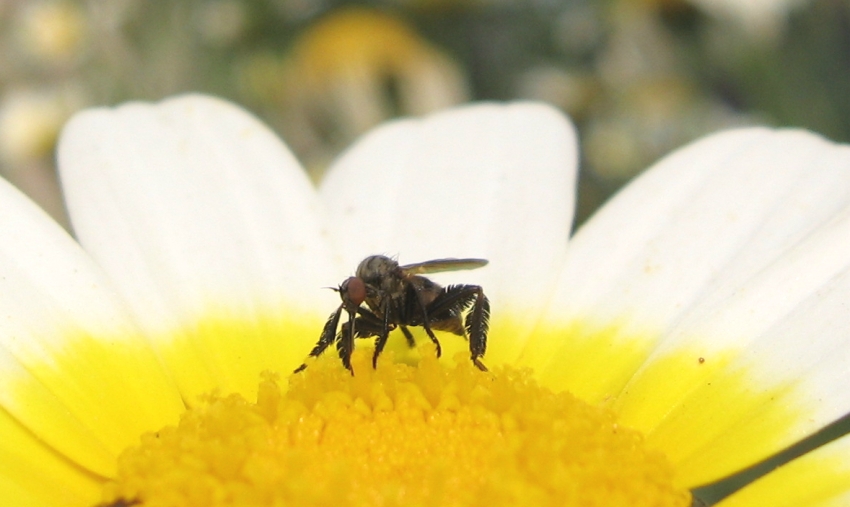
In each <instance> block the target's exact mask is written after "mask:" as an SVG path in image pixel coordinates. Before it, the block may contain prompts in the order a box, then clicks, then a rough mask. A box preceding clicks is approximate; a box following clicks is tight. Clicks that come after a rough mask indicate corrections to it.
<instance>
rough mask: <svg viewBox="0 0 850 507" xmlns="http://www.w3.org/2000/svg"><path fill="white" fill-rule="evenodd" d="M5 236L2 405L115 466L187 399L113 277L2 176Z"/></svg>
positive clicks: (79, 453) (91, 466) (86, 461)
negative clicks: (133, 318) (144, 335)
mask: <svg viewBox="0 0 850 507" xmlns="http://www.w3.org/2000/svg"><path fill="white" fill-rule="evenodd" d="M0 239H2V241H0V405H2V407H3V410H5V411H6V412H7V413H8V414H10V415H11V416H12V417H13V418H15V419H16V420H17V421H18V423H20V424H21V425H22V426H23V427H24V428H26V429H27V431H28V432H29V433H30V435H31V436H35V437H36V438H37V439H38V440H40V441H41V442H43V443H46V444H47V445H48V446H50V447H52V448H53V449H54V450H56V451H57V452H58V453H60V454H62V455H64V456H66V457H67V458H69V459H70V460H71V461H70V462H69V463H77V464H78V465H79V466H81V467H83V468H86V469H88V470H90V471H93V472H95V473H106V472H108V471H111V470H112V468H113V467H114V459H115V456H117V453H118V452H119V451H120V450H121V449H122V448H124V447H125V446H127V445H129V444H130V443H131V442H132V441H133V440H134V439H135V438H137V436H138V435H139V434H140V433H141V432H143V431H147V430H150V429H152V428H155V427H157V426H161V425H163V424H167V423H173V422H175V421H176V416H177V414H178V413H179V411H180V410H182V408H183V404H182V401H181V400H180V397H179V395H178V393H177V391H176V389H175V388H174V386H173V385H172V384H171V383H170V382H169V380H168V379H167V377H166V376H165V374H164V372H163V370H162V369H161V366H160V364H159V362H158V361H157V359H156V357H155V356H154V354H153V351H152V350H151V349H150V348H149V346H148V344H147V343H146V342H145V341H144V339H143V338H142V336H141V334H140V332H139V331H138V329H137V328H136V327H135V326H134V325H133V323H132V321H131V319H130V317H129V313H128V311H127V309H126V308H125V307H124V306H122V304H121V300H120V297H119V296H118V294H117V293H116V292H115V291H114V289H113V288H112V287H111V285H110V283H109V280H107V279H106V277H105V276H104V275H103V274H102V272H101V271H100V270H99V269H98V268H97V266H95V265H94V263H93V262H92V261H91V259H90V258H89V257H88V256H86V255H85V253H84V252H83V251H82V250H81V249H80V248H79V246H78V245H77V244H76V243H74V242H73V240H72V239H71V238H70V237H68V235H67V234H66V233H65V231H63V230H62V229H61V228H60V227H59V226H57V225H56V224H55V223H53V222H52V221H51V220H50V219H49V218H48V217H47V215H45V214H44V213H43V212H42V211H41V210H40V209H38V208H37V207H36V206H35V205H34V204H32V203H31V202H29V201H28V200H27V199H26V198H25V197H23V196H22V195H20V193H19V192H18V191H16V190H15V189H13V188H12V187H11V186H10V185H8V184H7V183H6V182H5V181H2V180H0ZM118 393H120V396H119V395H118ZM113 395H114V396H113ZM9 438H11V437H9V436H5V437H3V438H0V440H4V441H8V439H9Z"/></svg>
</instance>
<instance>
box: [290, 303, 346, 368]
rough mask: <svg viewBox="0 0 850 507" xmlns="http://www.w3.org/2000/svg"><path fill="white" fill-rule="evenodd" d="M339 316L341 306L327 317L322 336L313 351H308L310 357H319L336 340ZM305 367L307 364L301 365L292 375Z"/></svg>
mask: <svg viewBox="0 0 850 507" xmlns="http://www.w3.org/2000/svg"><path fill="white" fill-rule="evenodd" d="M340 314H342V305H340V306H339V308H337V309H336V311H335V312H333V313H332V314H331V316H330V317H328V321H327V322H325V327H324V328H322V334H321V335H320V336H319V341H318V342H317V343H316V346H315V347H313V350H311V351H310V357H319V356H320V355H321V354H322V352H324V351H325V349H326V348H328V347H329V346H330V345H331V343H333V342H334V340H335V339H336V328H337V326H338V325H339V316H340ZM306 367H307V363H302V364H301V366H299V367H298V368H296V369H295V371H294V372H293V373H298V372H299V371H302V370H304V368H306Z"/></svg>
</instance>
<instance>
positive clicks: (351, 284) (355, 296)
mask: <svg viewBox="0 0 850 507" xmlns="http://www.w3.org/2000/svg"><path fill="white" fill-rule="evenodd" d="M340 291H342V292H343V297H344V298H345V299H347V300H348V301H350V302H351V303H353V304H355V305H356V306H360V303H362V302H363V301H365V300H366V284H365V283H363V280H362V279H361V278H358V277H356V276H352V277H350V278H349V279H348V280H346V281H344V282H342V285H341V286H340Z"/></svg>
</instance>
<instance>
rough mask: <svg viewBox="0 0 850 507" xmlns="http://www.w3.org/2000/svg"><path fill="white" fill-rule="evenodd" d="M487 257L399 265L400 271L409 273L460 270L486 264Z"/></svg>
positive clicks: (419, 273)
mask: <svg viewBox="0 0 850 507" xmlns="http://www.w3.org/2000/svg"><path fill="white" fill-rule="evenodd" d="M487 262H488V261H487V259H434V260H432V261H425V262H417V263H416V264H408V265H406V266H401V269H402V271H404V272H405V273H407V274H409V275H422V274H426V273H440V272H442V271H460V270H464V269H476V268H480V267H483V266H486V265H487Z"/></svg>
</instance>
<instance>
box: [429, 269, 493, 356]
mask: <svg viewBox="0 0 850 507" xmlns="http://www.w3.org/2000/svg"><path fill="white" fill-rule="evenodd" d="M467 310H468V313H467V315H466V321H465V322H464V325H463V327H462V328H461V329H460V330H459V331H460V332H459V333H458V330H457V329H456V328H457V327H458V323H459V321H460V315H461V313H463V312H464V311H467ZM428 312H429V315H430V318H431V319H432V324H433V326H434V328H435V329H445V330H447V331H452V332H455V333H456V334H466V337H467V338H468V339H469V353H470V359H471V360H472V362H473V364H475V366H476V367H477V368H478V369H479V370H482V371H487V367H486V366H484V363H482V362H481V357H483V356H484V353H485V352H486V351H487V332H488V330H489V327H490V300H489V299H487V296H485V295H484V289H482V288H481V286H479V285H449V286H448V287H446V288H444V289H443V290H442V292H441V293H440V295H439V296H437V298H435V299H434V301H432V302H431V304H430V305H428ZM464 332H465V333H464Z"/></svg>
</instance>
